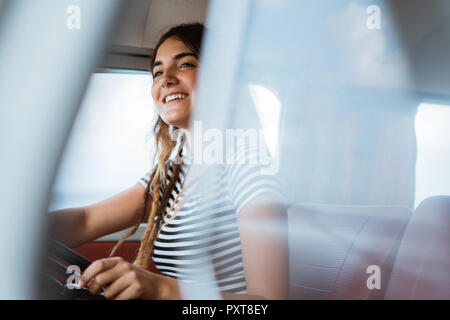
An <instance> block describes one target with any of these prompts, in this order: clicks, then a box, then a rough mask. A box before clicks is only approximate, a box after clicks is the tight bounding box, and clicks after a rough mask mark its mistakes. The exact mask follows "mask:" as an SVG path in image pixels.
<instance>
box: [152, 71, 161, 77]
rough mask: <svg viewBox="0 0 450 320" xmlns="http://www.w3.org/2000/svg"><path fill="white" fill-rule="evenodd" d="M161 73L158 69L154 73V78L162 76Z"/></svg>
mask: <svg viewBox="0 0 450 320" xmlns="http://www.w3.org/2000/svg"><path fill="white" fill-rule="evenodd" d="M161 74H162V72H161V71H157V72H155V73H154V74H153V78H156V77H158V76H160V75H161Z"/></svg>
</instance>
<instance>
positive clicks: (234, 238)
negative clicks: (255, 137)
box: [139, 149, 284, 294]
mask: <svg viewBox="0 0 450 320" xmlns="http://www.w3.org/2000/svg"><path fill="white" fill-rule="evenodd" d="M255 157H258V154H257V153H256V151H255V152H252V151H250V150H249V149H247V150H244V151H242V152H241V153H240V154H239V153H238V154H237V157H236V160H238V161H235V163H233V164H222V165H209V166H208V167H210V169H211V172H210V173H208V174H204V175H202V176H201V178H195V179H194V180H192V181H189V182H188V184H187V185H186V186H184V182H185V179H186V176H187V174H188V173H189V169H190V168H191V166H190V165H184V166H183V169H182V171H181V173H180V177H179V179H178V181H177V182H176V184H175V187H174V190H173V192H172V194H171V196H170V199H169V203H168V204H167V207H166V215H165V219H164V222H165V223H166V224H165V225H164V226H163V227H162V228H161V230H160V232H159V234H158V235H157V238H156V240H155V247H154V252H153V262H154V264H155V266H156V267H157V269H158V270H159V271H160V272H161V273H163V274H165V275H167V276H170V277H173V278H176V279H179V280H181V281H183V280H184V281H186V282H192V281H198V275H199V273H202V274H203V269H202V267H203V264H204V263H205V262H206V263H209V266H210V270H211V269H213V270H214V271H213V273H214V276H213V277H212V278H214V279H213V280H212V281H214V285H215V286H216V287H218V288H219V290H220V291H226V292H232V293H241V294H245V293H247V288H246V281H245V274H244V266H243V261H242V251H241V241H240V235H239V230H238V224H237V216H238V214H239V212H240V210H241V208H242V207H243V206H245V204H247V203H249V202H250V201H251V200H252V199H254V198H255V197H257V196H258V195H261V194H267V193H270V194H271V196H274V198H275V199H279V201H284V197H283V195H282V192H281V190H280V187H279V184H278V183H277V180H276V179H275V177H274V176H272V175H269V174H261V172H262V171H261V169H262V166H261V165H258V164H252V163H254V162H255V161H254V160H255ZM252 161H253V162H252ZM149 175H150V174H149V173H147V174H146V175H145V176H144V177H142V178H141V179H140V180H139V183H140V184H141V185H142V186H144V187H146V186H147V183H148V180H149ZM171 176H172V165H170V166H169V170H168V177H167V182H168V181H169V179H170V177H171ZM183 187H185V189H184V190H183ZM180 190H183V192H182V194H181V195H180V196H179V200H178V201H177V203H176V204H175V206H177V205H178V204H180V207H181V209H179V210H175V211H177V212H176V213H175V214H174V208H173V209H172V210H169V209H170V207H171V206H172V204H173V202H174V200H175V199H176V197H177V196H178V195H179V192H180ZM160 195H162V192H161V190H160ZM205 252H207V254H206V255H205ZM205 259H206V260H205ZM211 267H212V268H211ZM200 270H202V271H200Z"/></svg>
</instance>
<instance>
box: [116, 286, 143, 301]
mask: <svg viewBox="0 0 450 320" xmlns="http://www.w3.org/2000/svg"><path fill="white" fill-rule="evenodd" d="M136 298H137V294H136V290H135V289H134V286H132V285H130V286H129V287H127V288H126V289H125V290H123V291H122V292H120V293H119V294H118V295H117V296H116V297H115V298H114V300H131V299H136Z"/></svg>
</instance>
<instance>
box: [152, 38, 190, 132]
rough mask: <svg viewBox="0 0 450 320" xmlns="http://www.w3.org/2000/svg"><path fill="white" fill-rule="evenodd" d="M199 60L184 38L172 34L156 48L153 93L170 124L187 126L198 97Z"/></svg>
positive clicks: (162, 115) (160, 113)
mask: <svg viewBox="0 0 450 320" xmlns="http://www.w3.org/2000/svg"><path fill="white" fill-rule="evenodd" d="M198 66H199V61H198V58H197V57H196V55H195V54H194V53H193V52H192V51H191V50H190V49H189V48H188V47H187V46H186V45H185V44H184V42H182V41H181V40H179V39H177V38H175V37H171V38H168V39H167V40H165V41H164V42H163V43H162V44H161V46H160V47H159V48H158V51H157V52H156V57H155V62H154V64H153V70H152V73H153V79H154V80H153V85H152V97H153V100H154V101H155V104H156V107H157V110H158V113H159V115H160V116H161V118H162V119H163V121H164V122H166V123H167V124H171V125H173V126H176V127H179V128H184V129H187V128H188V127H189V121H190V115H191V109H192V106H193V103H194V101H195V83H196V79H197V68H198Z"/></svg>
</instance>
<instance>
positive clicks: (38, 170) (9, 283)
mask: <svg viewBox="0 0 450 320" xmlns="http://www.w3.org/2000/svg"><path fill="white" fill-rule="evenodd" d="M120 3H121V2H120V0H95V1H90V0H72V1H68V0H59V1H54V0H40V1H29V0H10V1H8V0H6V1H3V3H2V6H1V7H0V10H1V11H0V16H1V18H0V154H1V156H0V177H1V179H0V243H1V244H2V247H3V250H2V251H1V254H0V259H1V260H0V275H1V279H2V281H1V285H0V299H30V298H34V297H35V296H34V290H35V288H34V286H35V270H37V269H38V268H39V263H38V261H39V258H40V255H41V252H42V251H41V249H42V248H41V243H42V242H41V239H42V232H43V230H44V226H45V222H46V216H45V214H46V211H47V205H48V200H49V194H50V190H51V185H52V182H53V179H54V176H55V171H56V169H57V165H58V161H59V158H60V156H61V153H62V150H63V147H64V144H65V142H66V139H67V136H68V134H69V131H70V128H71V125H72V122H73V119H74V117H75V115H76V112H77V110H78V106H79V103H80V101H81V98H82V94H83V92H84V89H85V87H86V84H87V81H88V79H89V74H90V72H91V70H92V69H93V68H94V67H95V65H96V62H97V60H98V58H99V55H100V53H101V51H102V50H103V46H104V45H105V43H106V40H107V38H108V35H109V32H110V29H111V27H112V23H113V22H114V21H115V19H116V17H117V14H118V12H119V8H120ZM71 6H72V7H71ZM73 6H75V7H73ZM69 8H70V9H69ZM77 12H78V13H79V17H80V20H79V22H80V23H79V24H77V23H76V21H73V20H72V21H69V20H70V19H71V18H72V19H76V18H77V17H76V16H73V14H75V15H76V14H77ZM68 21H69V26H75V27H79V28H75V29H71V28H69V27H68Z"/></svg>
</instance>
